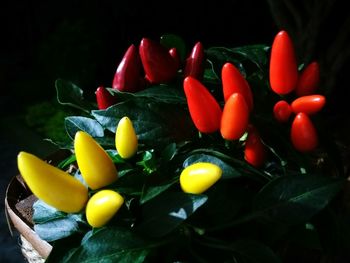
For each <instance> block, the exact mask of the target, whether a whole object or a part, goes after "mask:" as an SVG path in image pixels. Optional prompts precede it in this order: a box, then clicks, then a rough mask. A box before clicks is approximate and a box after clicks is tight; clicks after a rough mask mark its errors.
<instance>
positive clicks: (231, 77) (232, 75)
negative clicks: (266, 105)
mask: <svg viewBox="0 0 350 263" xmlns="http://www.w3.org/2000/svg"><path fill="white" fill-rule="evenodd" d="M221 79H222V88H223V93H224V99H225V101H227V100H228V98H229V97H230V96H231V95H232V94H233V93H240V94H242V95H243V97H244V99H245V100H246V103H247V105H248V108H249V111H252V109H253V94H252V91H251V89H250V87H249V84H248V82H247V80H246V79H245V78H244V77H243V76H242V74H241V72H240V71H239V70H238V69H237V68H236V67H235V66H234V65H233V64H231V63H226V64H225V65H224V66H223V67H222V70H221Z"/></svg>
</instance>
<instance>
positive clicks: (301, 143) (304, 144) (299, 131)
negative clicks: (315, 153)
mask: <svg viewBox="0 0 350 263" xmlns="http://www.w3.org/2000/svg"><path fill="white" fill-rule="evenodd" d="M291 140H292V143H293V146H294V148H295V149H296V150H298V151H300V152H309V151H312V150H314V149H315V148H316V147H317V145H318V136H317V132H316V129H315V127H314V125H313V123H312V121H311V120H310V118H309V117H308V116H307V114H305V113H303V112H300V113H298V114H297V115H296V116H295V118H294V120H293V123H292V129H291Z"/></svg>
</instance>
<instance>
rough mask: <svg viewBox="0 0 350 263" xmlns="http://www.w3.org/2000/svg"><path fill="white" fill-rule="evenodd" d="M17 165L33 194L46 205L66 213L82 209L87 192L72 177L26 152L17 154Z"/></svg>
mask: <svg viewBox="0 0 350 263" xmlns="http://www.w3.org/2000/svg"><path fill="white" fill-rule="evenodd" d="M17 165H18V169H19V171H20V173H21V175H22V177H23V178H24V181H25V182H26V183H27V185H28V186H29V188H30V190H31V191H32V192H33V194H34V195H35V196H36V197H38V198H39V199H41V200H42V201H44V202H45V203H47V204H48V205H51V206H53V207H55V208H56V209H58V210H60V211H63V212H66V213H76V212H79V211H80V210H82V209H83V208H84V206H85V204H86V202H87V199H88V190H87V188H86V187H85V186H84V185H83V184H82V183H81V182H79V181H78V180H77V179H75V178H74V177H73V176H71V175H69V174H68V173H66V172H64V171H62V170H60V169H58V168H57V167H55V166H52V165H50V164H48V163H46V162H45V161H43V160H41V159H39V158H38V157H36V156H34V155H32V154H30V153H26V152H20V153H19V154H18V156H17Z"/></svg>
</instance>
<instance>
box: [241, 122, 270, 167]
mask: <svg viewBox="0 0 350 263" xmlns="http://www.w3.org/2000/svg"><path fill="white" fill-rule="evenodd" d="M266 154H267V151H266V146H265V145H264V144H263V143H262V141H261V138H260V134H259V132H258V131H257V129H256V128H255V127H253V126H252V125H249V126H248V137H247V140H246V141H245V146H244V159H245V160H246V161H247V162H248V163H249V164H251V165H253V166H255V167H259V166H261V165H263V164H264V162H265V160H266Z"/></svg>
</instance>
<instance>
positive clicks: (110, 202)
mask: <svg viewBox="0 0 350 263" xmlns="http://www.w3.org/2000/svg"><path fill="white" fill-rule="evenodd" d="M115 145H116V149H117V152H118V154H119V155H120V157H122V158H123V159H129V158H131V157H132V156H134V155H135V154H136V152H137V149H138V138H137V135H136V133H135V129H134V127H133V124H132V122H131V120H130V119H129V118H128V117H124V118H122V119H121V120H120V121H119V123H118V125H117V128H116V133H115ZM74 152H75V155H76V160H77V165H78V167H79V169H80V172H81V175H82V177H83V179H84V181H85V182H86V184H87V185H88V186H89V188H90V189H92V190H97V192H96V193H95V194H93V195H92V196H91V197H89V193H88V188H87V187H86V186H85V185H84V184H83V183H81V182H80V181H79V180H78V179H76V178H74V177H73V176H71V175H70V174H69V173H67V172H65V171H62V170H60V169H59V168H57V167H55V166H53V165H51V164H49V163H47V162H45V161H43V160H41V159H40V158H38V157H36V156H35V155H33V154H30V153H26V152H20V153H19V154H18V157H17V163H18V169H19V171H20V173H21V175H22V177H23V178H24V180H25V182H26V183H27V185H28V186H29V188H30V189H31V191H32V192H33V194H34V195H35V196H36V197H38V198H39V199H41V200H42V201H44V202H45V203H47V204H48V205H51V206H53V207H55V208H56V209H58V210H60V211H63V212H66V213H78V212H80V211H82V210H83V209H84V208H85V213H86V219H87V222H88V223H89V224H90V225H91V226H92V227H101V226H103V225H105V224H106V223H108V222H109V221H110V220H111V219H112V218H113V216H114V215H115V214H116V213H117V212H118V210H119V209H120V208H121V207H122V205H123V203H124V198H123V197H122V196H121V195H120V194H119V193H118V192H116V191H114V190H110V189H102V188H105V187H107V186H109V185H111V184H112V183H114V182H115V181H116V180H117V179H118V171H117V168H116V166H115V164H114V163H113V161H112V159H111V158H110V157H109V155H108V154H107V152H106V151H105V150H104V149H103V148H102V147H101V145H99V144H98V142H96V141H95V140H94V139H93V138H92V137H91V136H90V135H89V134H88V133H86V132H83V131H78V132H77V133H76V134H75V138H74ZM221 175H222V170H221V169H220V167H218V166H217V165H215V164H211V163H205V162H201V163H195V164H192V165H189V166H187V167H186V168H185V169H184V170H183V171H182V172H181V174H180V185H181V188H182V190H183V191H184V192H186V193H191V194H201V193H203V192H205V191H206V190H207V189H209V188H210V187H211V186H212V185H213V184H215V183H216V182H217V181H218V180H219V179H220V177H221ZM99 189H102V190H99Z"/></svg>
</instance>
